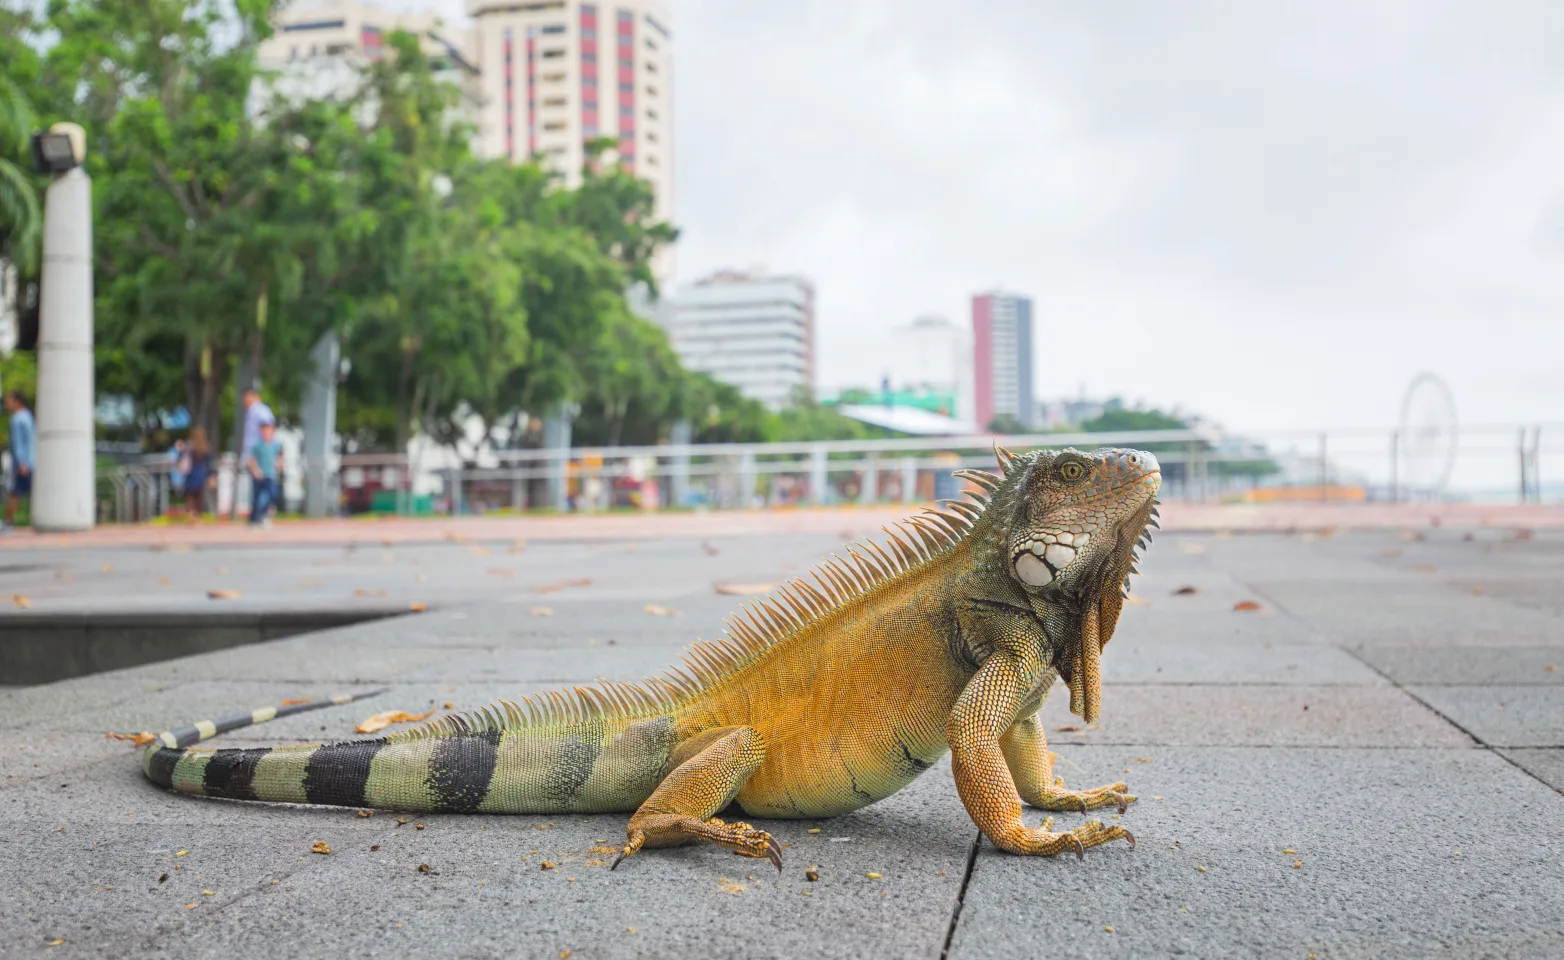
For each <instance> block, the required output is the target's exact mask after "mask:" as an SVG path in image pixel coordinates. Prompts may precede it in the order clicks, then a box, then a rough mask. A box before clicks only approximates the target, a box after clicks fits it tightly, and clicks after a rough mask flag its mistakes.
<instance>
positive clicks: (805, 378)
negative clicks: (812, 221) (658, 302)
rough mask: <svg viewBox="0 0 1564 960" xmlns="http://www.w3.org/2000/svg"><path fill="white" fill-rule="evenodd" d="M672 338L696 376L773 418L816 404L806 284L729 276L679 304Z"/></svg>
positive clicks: (706, 282)
mask: <svg viewBox="0 0 1564 960" xmlns="http://www.w3.org/2000/svg"><path fill="white" fill-rule="evenodd" d="M672 306H673V308H672V310H671V311H670V313H671V316H672V329H671V330H670V331H669V332H670V333H671V334H672V339H673V346H674V349H675V350H677V351H678V353H679V359H680V361H681V362H683V364H684V365H685V366H686V367H688V368H689V369H691V370H695V371H699V372H702V373H708V374H710V375H711V376H712V378H713V379H716V380H720V381H722V382H723V383H727V384H731V385H733V386H735V387H737V388H738V389H739V391H740V392H741V393H743V394H744V395H745V396H747V397H750V398H752V399H755V400H759V401H760V402H761V403H764V404H766V405H767V406H768V407H770V408H772V409H773V410H775V409H778V408H780V407H783V406H786V405H787V404H788V402H789V401H791V400H792V399H793V397H794V395H795V394H796V393H798V392H800V391H802V392H804V393H806V394H808V395H809V396H810V397H813V396H814V389H815V350H814V341H815V288H814V285H813V284H811V283H810V282H809V281H808V280H807V279H805V278H803V277H789V276H770V275H766V274H762V273H759V272H756V273H743V272H739V271H723V272H720V273H716V274H713V275H711V276H709V277H707V278H705V279H703V280H700V281H697V282H696V283H692V284H689V285H687V286H684V287H682V288H681V289H680V290H679V292H678V294H677V295H676V296H675V297H674V298H673V305H672Z"/></svg>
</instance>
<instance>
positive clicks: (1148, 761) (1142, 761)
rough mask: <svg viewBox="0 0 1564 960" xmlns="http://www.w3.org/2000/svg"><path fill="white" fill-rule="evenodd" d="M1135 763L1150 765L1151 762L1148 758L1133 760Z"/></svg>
mask: <svg viewBox="0 0 1564 960" xmlns="http://www.w3.org/2000/svg"><path fill="white" fill-rule="evenodd" d="M1135 762H1136V763H1150V762H1151V758H1150V757H1136V758H1135Z"/></svg>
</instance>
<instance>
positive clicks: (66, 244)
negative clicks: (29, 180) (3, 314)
mask: <svg viewBox="0 0 1564 960" xmlns="http://www.w3.org/2000/svg"><path fill="white" fill-rule="evenodd" d="M32 147H33V165H34V167H35V168H36V169H37V171H38V172H39V173H47V174H49V175H50V178H51V179H50V182H49V187H48V189H47V190H46V191H45V192H44V218H43V277H42V282H41V285H40V295H41V297H42V299H41V302H40V304H39V308H40V315H39V320H38V409H37V413H36V414H35V416H36V417H37V422H38V462H37V465H36V467H37V476H36V478H35V479H34V481H33V499H32V517H33V528H34V529H35V530H40V531H70V530H89V529H91V528H92V523H93V514H94V501H95V499H96V498H95V496H94V486H95V484H94V469H93V455H92V452H93V422H92V408H93V382H92V373H93V371H92V180H91V178H89V177H88V176H87V172H86V171H85V170H83V169H82V168H81V164H82V161H83V160H84V159H85V158H86V154H87V138H86V134H85V133H84V132H83V131H82V128H81V127H79V126H77V125H76V124H74V123H57V124H55V125H54V126H52V127H50V128H49V131H48V132H47V133H37V134H34V135H33V142H32Z"/></svg>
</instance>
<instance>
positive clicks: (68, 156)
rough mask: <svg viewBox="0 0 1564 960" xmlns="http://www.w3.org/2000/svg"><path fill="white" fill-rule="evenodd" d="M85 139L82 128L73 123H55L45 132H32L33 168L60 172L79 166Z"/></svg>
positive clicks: (83, 151)
mask: <svg viewBox="0 0 1564 960" xmlns="http://www.w3.org/2000/svg"><path fill="white" fill-rule="evenodd" d="M86 139H87V138H86V135H85V134H84V133H83V131H82V128H81V127H79V126H77V125H76V124H74V123H57V124H55V125H54V126H52V127H50V128H49V130H48V132H47V133H44V132H42V131H40V132H38V133H35V134H33V170H34V171H35V172H37V173H47V174H61V173H67V172H69V171H70V170H72V169H73V168H75V167H78V166H80V165H81V161H82V157H83V155H84V154H85V153H86V149H85V148H86Z"/></svg>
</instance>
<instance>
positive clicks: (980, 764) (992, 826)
mask: <svg viewBox="0 0 1564 960" xmlns="http://www.w3.org/2000/svg"><path fill="white" fill-rule="evenodd" d="M1041 674H1042V667H1041V665H1040V664H1037V663H1035V662H1034V663H1026V662H1023V661H1022V660H1021V659H1020V658H1019V657H1018V656H1017V655H1015V654H1012V653H1010V652H1008V651H1001V652H996V653H994V654H993V655H992V656H990V657H989V658H988V659H987V660H986V661H984V663H983V665H982V666H981V667H979V668H978V671H977V673H975V674H973V676H972V679H971V680H969V681H968V682H967V686H966V689H965V690H963V691H962V693H961V696H960V697H959V698H958V699H957V700H956V705H955V707H954V709H952V710H951V714H950V720H949V722H948V723H947V724H946V726H945V737H946V739H947V741H948V742H949V743H950V753H951V770H952V772H953V773H954V774H955V778H956V792H957V793H959V794H960V795H961V802H962V803H963V804H964V805H965V806H966V808H967V814H968V816H970V817H971V818H972V822H973V823H975V824H977V826H978V829H979V830H982V831H983V833H984V835H985V836H987V837H988V838H989V839H990V840H992V841H993V843H994V846H996V847H998V848H999V849H1001V850H1007V851H1009V852H1010V853H1019V854H1027V855H1032V856H1047V857H1051V856H1053V855H1054V854H1057V853H1059V852H1061V851H1064V850H1074V851H1075V852H1076V855H1077V856H1080V855H1081V852H1082V851H1083V850H1084V849H1085V848H1086V847H1094V846H1097V845H1098V844H1102V843H1107V842H1108V841H1110V840H1116V839H1118V838H1119V837H1123V838H1124V839H1126V840H1128V841H1129V842H1130V843H1131V844H1133V843H1134V842H1135V838H1134V837H1133V836H1131V834H1130V832H1129V831H1128V830H1125V829H1124V828H1123V827H1120V826H1105V825H1104V824H1103V823H1102V822H1101V821H1099V820H1088V821H1087V822H1086V823H1084V824H1082V825H1081V826H1079V827H1076V828H1075V829H1074V830H1071V831H1070V832H1068V833H1050V832H1048V831H1047V830H1042V829H1033V828H1031V827H1028V826H1026V824H1024V823H1022V822H1021V795H1020V794H1019V793H1018V792H1017V790H1016V783H1015V780H1014V779H1013V778H1012V777H1011V774H1010V769H1009V766H1008V765H1007V764H1006V762H1005V755H1004V752H1003V750H1001V748H1000V745H999V741H1000V735H1001V734H1002V733H1004V732H1006V731H1008V730H1009V729H1010V728H1011V726H1013V725H1014V723H1015V719H1016V714H1017V713H1018V712H1019V710H1020V705H1021V704H1022V702H1023V701H1024V700H1025V699H1026V697H1027V695H1028V693H1029V692H1030V691H1031V690H1032V688H1033V686H1034V684H1036V683H1037V682H1038V678H1039V677H1040V676H1041Z"/></svg>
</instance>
